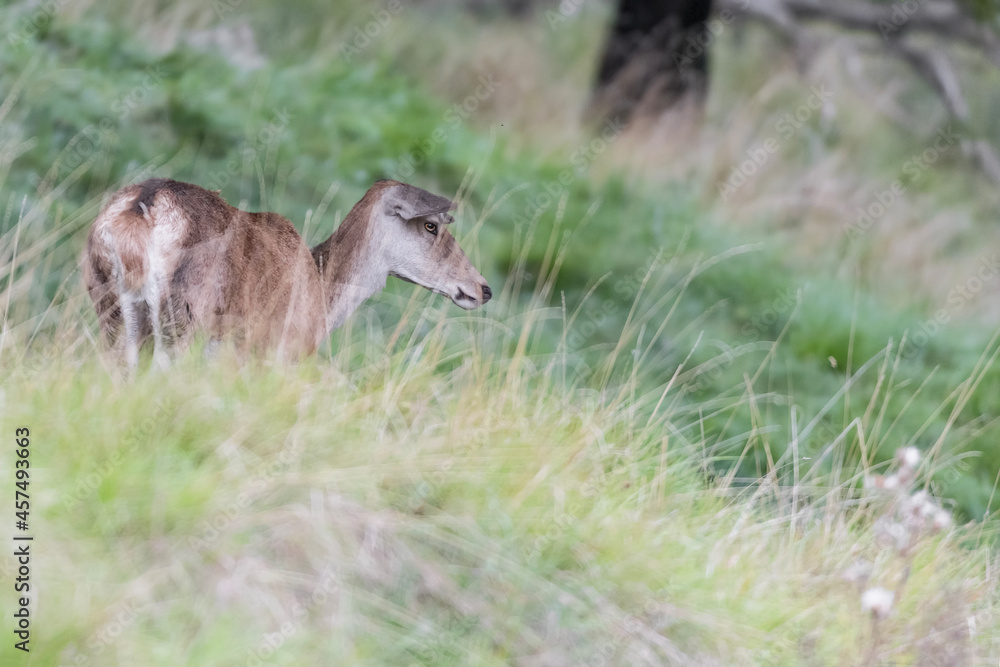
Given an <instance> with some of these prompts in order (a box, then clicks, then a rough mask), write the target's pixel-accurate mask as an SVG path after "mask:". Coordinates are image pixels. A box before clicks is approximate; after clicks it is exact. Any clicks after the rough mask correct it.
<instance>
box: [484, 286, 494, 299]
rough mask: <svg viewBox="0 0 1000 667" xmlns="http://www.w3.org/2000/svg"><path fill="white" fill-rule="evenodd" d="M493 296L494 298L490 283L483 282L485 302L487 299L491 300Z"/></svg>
mask: <svg viewBox="0 0 1000 667" xmlns="http://www.w3.org/2000/svg"><path fill="white" fill-rule="evenodd" d="M492 298H493V290H491V289H490V286H489V285H487V284H485V283H484V284H483V303H486V302H487V301H489V300H490V299H492Z"/></svg>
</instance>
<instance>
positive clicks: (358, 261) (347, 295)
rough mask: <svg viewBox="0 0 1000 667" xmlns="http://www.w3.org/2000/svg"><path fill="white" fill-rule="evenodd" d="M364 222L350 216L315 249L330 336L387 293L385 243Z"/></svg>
mask: <svg viewBox="0 0 1000 667" xmlns="http://www.w3.org/2000/svg"><path fill="white" fill-rule="evenodd" d="M365 222H367V221H365V220H362V219H358V218H356V217H353V216H351V215H348V217H347V219H345V220H344V222H343V223H341V225H340V227H338V228H337V230H336V231H335V232H334V233H333V234H332V235H331V236H330V238H328V239H327V240H326V241H324V242H323V243H321V244H319V245H318V246H316V247H315V248H313V251H312V253H313V259H315V261H316V264H317V266H318V268H319V270H320V273H321V276H322V279H323V290H324V299H325V301H326V331H327V333H329V332H331V331H333V330H334V329H336V328H337V327H339V326H340V325H342V324H343V323H344V321H345V320H346V319H347V318H348V317H350V315H351V314H352V313H353V312H354V311H355V310H357V309H358V307H359V306H361V304H362V303H364V302H365V301H367V300H368V299H369V298H370V297H372V296H374V295H375V294H377V293H378V292H381V291H382V290H383V289H385V281H386V279H387V278H388V276H389V272H388V269H386V268H385V263H384V262H383V261H382V257H383V252H382V250H383V249H382V241H383V239H381V238H380V236H379V235H377V234H373V233H372V231H373V230H371V229H370V228H369V226H368V225H366V224H365Z"/></svg>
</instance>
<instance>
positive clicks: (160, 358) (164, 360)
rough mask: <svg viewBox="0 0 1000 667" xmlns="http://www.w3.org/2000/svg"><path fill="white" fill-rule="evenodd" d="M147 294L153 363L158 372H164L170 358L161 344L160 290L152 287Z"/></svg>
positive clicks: (168, 365)
mask: <svg viewBox="0 0 1000 667" xmlns="http://www.w3.org/2000/svg"><path fill="white" fill-rule="evenodd" d="M149 292H150V293H149V295H148V296H147V297H146V306H147V307H148V308H149V321H150V324H152V325H153V363H154V364H155V365H156V367H157V368H159V369H160V370H166V369H167V368H169V367H170V357H169V356H168V355H167V350H166V347H165V345H164V343H163V323H162V322H161V321H160V315H161V312H160V306H161V303H160V290H159V289H158V288H157V286H155V285H153V286H151V288H150V290H149Z"/></svg>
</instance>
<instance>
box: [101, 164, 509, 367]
mask: <svg viewBox="0 0 1000 667" xmlns="http://www.w3.org/2000/svg"><path fill="white" fill-rule="evenodd" d="M454 207H455V204H454V202H452V201H451V200H450V199H448V198H446V197H441V196H439V195H435V194H432V193H430V192H428V191H426V190H423V189H421V188H418V187H415V186H413V185H408V184H406V183H401V182H399V181H394V180H380V181H376V182H375V184H374V185H372V186H371V187H370V188H369V189H368V191H367V192H366V193H365V195H364V196H363V197H362V198H361V200H360V201H359V202H358V203H357V204H355V205H354V207H353V208H352V209H351V211H350V212H349V213H348V214H347V216H346V217H345V218H344V220H343V222H342V223H341V224H340V225H339V226H338V227H337V229H336V230H335V231H334V232H333V233H332V234H331V235H330V237H329V238H327V239H326V240H325V241H323V242H322V243H319V244H318V245H316V246H315V247H313V248H311V249H310V248H309V246H308V245H307V244H306V242H305V240H304V239H303V238H302V237H301V236H300V235H299V233H298V232H297V231H296V230H295V226H294V225H293V224H292V223H291V222H290V221H289V220H288V219H286V218H284V217H282V216H280V215H278V214H277V213H270V212H259V213H255V212H249V211H244V210H241V209H239V208H236V207H233V206H230V205H229V204H228V203H227V202H226V201H225V199H223V198H222V196H221V194H220V192H219V191H211V190H206V189H204V188H202V187H200V186H197V185H194V184H191V183H183V182H180V181H175V180H172V179H165V178H154V179H149V180H147V181H144V182H142V183H139V184H136V185H129V186H126V187H124V188H122V189H120V190H118V191H117V192H115V193H114V194H113V195H112V196H111V197H110V198H109V200H108V202H107V204H106V205H105V206H104V208H103V209H102V211H101V212H100V213H99V214H98V216H97V218H96V219H95V220H94V223H93V224H92V225H91V227H90V230H89V233H88V235H87V243H86V249H85V250H84V253H83V258H82V264H83V267H82V268H83V274H84V282H85V286H86V288H87V291H88V293H89V295H90V298H91V300H92V301H93V303H94V307H95V309H96V311H97V319H98V325H99V328H100V331H101V337H102V339H103V340H104V342H105V344H106V345H107V347H108V348H109V349H111V350H113V351H115V352H117V353H119V354H120V355H122V356H123V357H124V363H125V365H126V366H127V367H128V368H129V369H135V368H136V367H137V365H138V362H139V349H140V347H141V346H142V344H143V343H144V342H145V341H146V340H148V338H149V337H150V336H152V338H153V363H154V365H156V366H158V367H161V368H165V367H167V366H168V365H169V363H170V354H169V353H168V349H172V350H173V351H175V352H177V351H181V350H183V349H184V348H186V347H187V346H189V345H190V343H191V341H192V340H193V337H194V336H195V334H198V333H203V334H206V335H207V336H208V338H209V341H210V342H220V341H221V340H222V339H225V338H230V339H232V340H233V341H234V342H236V344H237V347H238V349H240V350H241V351H243V352H252V351H262V352H263V351H272V350H273V351H276V353H277V354H278V356H279V357H281V358H283V359H299V358H302V357H305V356H308V355H311V354H313V353H315V352H316V350H317V349H318V348H319V347H320V346H321V345H322V343H323V341H324V340H325V339H327V338H328V336H329V334H330V333H331V332H332V331H333V330H334V329H336V328H338V327H340V326H341V325H342V324H343V323H344V322H345V321H346V320H347V318H348V317H349V316H350V315H351V314H352V313H353V312H354V311H355V310H357V308H358V307H360V306H361V304H362V303H364V302H365V301H366V300H368V299H369V298H370V297H372V296H374V295H375V294H377V293H378V292H381V291H382V290H383V289H384V288H385V285H386V281H387V279H388V277H389V276H393V277H396V278H399V279H402V280H404V281H407V282H411V283H414V284H417V285H420V286H422V287H424V288H426V289H428V290H430V291H431V292H434V293H436V294H440V295H443V296H445V297H447V298H449V299H451V301H452V302H453V303H454V304H455V305H457V306H459V307H461V308H463V309H466V310H472V309H475V308H478V307H479V306H482V305H483V304H485V303H486V302H487V301H489V300H490V298H492V296H493V294H492V291H491V290H490V287H489V285H488V284H487V283H486V280H485V279H484V278H483V276H482V275H481V274H480V273H479V271H478V270H476V268H475V267H474V266H473V265H472V263H471V262H470V261H469V259H468V257H467V256H466V255H465V253H464V252H463V251H462V249H461V248H460V247H459V245H458V241H457V240H456V239H455V237H454V236H453V235H452V234H451V232H450V231H449V230H448V226H449V225H451V224H452V223H453V222H454V218H453V217H452V216H451V215H449V213H448V212H449V211H450V210H452V209H453V208H454Z"/></svg>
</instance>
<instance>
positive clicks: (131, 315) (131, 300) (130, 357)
mask: <svg viewBox="0 0 1000 667" xmlns="http://www.w3.org/2000/svg"><path fill="white" fill-rule="evenodd" d="M138 302H139V298H138V297H137V296H135V295H133V294H130V293H129V292H125V291H123V292H122V293H121V299H120V300H119V303H120V304H121V308H122V320H123V325H124V327H123V328H124V329H125V364H126V365H127V366H128V368H129V369H130V370H135V369H136V368H138V366H139V329H140V327H139V324H140V323H139V303H138Z"/></svg>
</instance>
